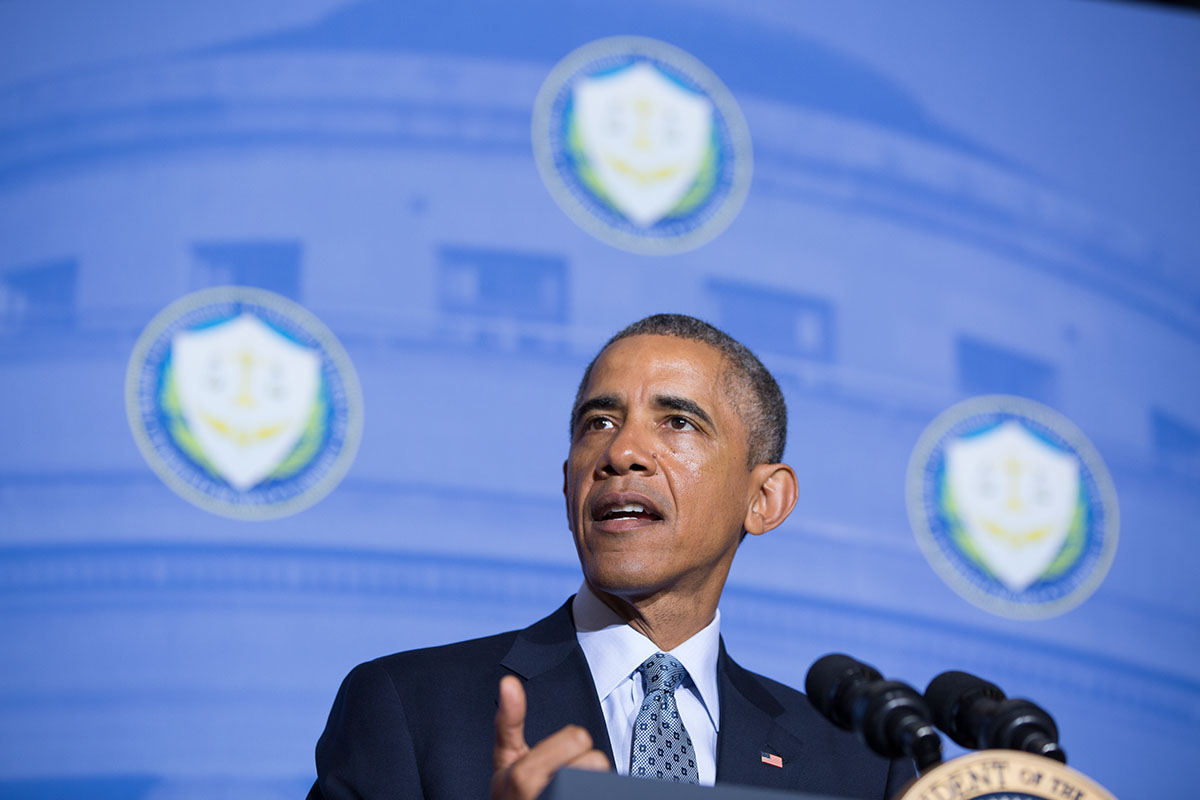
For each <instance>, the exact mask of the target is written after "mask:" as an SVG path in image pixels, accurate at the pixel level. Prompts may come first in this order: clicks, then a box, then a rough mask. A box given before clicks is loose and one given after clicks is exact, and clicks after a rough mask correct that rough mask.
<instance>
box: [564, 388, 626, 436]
mask: <svg viewBox="0 0 1200 800" xmlns="http://www.w3.org/2000/svg"><path fill="white" fill-rule="evenodd" d="M618 408H621V401H620V400H618V399H617V396H616V395H615V394H601V395H597V396H595V397H589V398H588V399H587V400H584V401H583V402H582V403H580V404H579V406H578V407H577V408H576V409H575V413H574V414H572V415H571V430H575V426H577V425H578V424H579V420H581V419H583V416H584V414H587V413H588V412H590V411H612V410H613V409H618Z"/></svg>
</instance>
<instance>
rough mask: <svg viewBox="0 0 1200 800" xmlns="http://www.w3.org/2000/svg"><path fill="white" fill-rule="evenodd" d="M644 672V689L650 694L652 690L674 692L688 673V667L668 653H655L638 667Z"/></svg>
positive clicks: (639, 670)
mask: <svg viewBox="0 0 1200 800" xmlns="http://www.w3.org/2000/svg"><path fill="white" fill-rule="evenodd" d="M638 672H640V673H642V689H643V690H645V692H646V694H647V695H649V694H650V693H652V692H660V691H661V692H669V693H673V692H674V691H675V688H676V687H677V686H679V684H680V682H681V681H682V680H683V676H685V675H687V669H685V668H684V666H683V664H681V663H679V659H677V658H675V656H672V655H669V654H667V653H655V654H654V655H652V656H650V657H649V658H648V659H646V660H645V661H644V662H642V665H641V666H640V667H638Z"/></svg>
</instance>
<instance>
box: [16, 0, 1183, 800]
mask: <svg viewBox="0 0 1200 800" xmlns="http://www.w3.org/2000/svg"><path fill="white" fill-rule="evenodd" d="M618 34H636V35H642V36H650V37H654V38H655V39H659V40H662V41H665V42H669V43H671V44H674V45H676V46H678V47H681V48H683V49H684V50H686V51H688V52H689V53H691V54H692V55H693V56H695V57H696V58H698V59H699V60H701V61H702V62H703V63H704V64H706V65H707V66H708V67H709V68H710V69H711V70H712V71H713V72H714V73H716V75H718V76H719V77H720V78H721V80H722V81H724V83H725V84H726V85H727V86H728V87H729V89H730V91H731V92H732V94H733V96H734V97H735V98H736V101H737V103H738V104H739V105H740V107H741V109H742V112H743V113H744V114H745V117H746V121H747V124H748V127H749V130H750V135H751V137H752V140H753V146H754V177H753V181H752V184H751V187H750V192H749V196H748V198H747V200H746V203H745V206H744V207H743V209H742V211H741V213H740V214H739V215H738V216H737V218H736V219H735V220H734V221H733V222H732V224H731V225H730V226H729V228H728V229H727V230H725V231H724V232H723V233H721V234H720V235H718V236H717V237H716V238H715V239H713V240H712V241H711V242H709V243H708V244H705V245H703V246H701V247H699V248H697V249H695V250H692V251H690V252H686V253H681V254H677V255H670V256H649V255H637V254H634V253H631V252H627V251H624V250H619V249H616V248H614V247H612V246H610V245H608V244H605V243H604V242H602V241H599V240H597V239H596V238H593V237H592V236H590V235H589V234H588V233H586V232H584V231H583V230H582V229H580V228H579V227H578V226H577V225H576V224H575V223H574V222H572V220H571V219H570V218H569V217H568V216H567V215H565V214H564V213H563V212H562V211H561V210H560V209H559V207H558V206H557V205H556V204H555V202H554V200H553V199H552V198H551V195H550V194H549V193H548V192H547V190H546V187H545V186H544V185H543V183H542V181H541V179H540V178H539V174H538V171H537V169H536V167H535V163H534V157H533V154H532V152H531V146H530V116H531V108H532V104H533V100H534V97H535V95H536V94H537V92H538V88H539V86H541V84H542V82H543V80H544V79H545V78H546V76H547V74H548V73H549V72H550V70H551V68H552V67H553V66H554V64H555V63H557V62H558V61H559V60H560V59H562V58H563V57H564V56H566V55H567V53H569V52H570V51H571V50H573V49H574V48H576V47H578V46H580V45H583V44H585V43H587V42H589V41H592V40H595V39H599V38H601V37H605V36H612V35H618ZM1196 75H1200V18H1197V17H1196V16H1195V15H1194V14H1191V13H1187V12H1174V11H1166V10H1158V9H1154V8H1150V7H1141V6H1131V5H1125V4H1120V3H1102V2H1083V1H1082V0H1075V1H1073V2H1067V1H1066V0H1055V1H1051V0H1023V1H1021V2H1013V1H1012V0H1004V1H1003V2H1000V1H999V0H995V1H993V2H973V3H960V2H951V1H950V0H945V1H944V2H932V1H927V2H918V3H905V4H894V3H888V2H859V3H853V4H848V3H843V2H838V0H809V1H806V2H799V1H798V0H794V1H792V0H789V1H788V2H784V1H783V0H778V1H773V2H761V1H760V2H755V3H751V4H748V3H738V2H733V1H732V0H705V2H691V3H682V2H678V3H676V2H655V3H649V2H634V0H614V1H613V2H608V3H604V4H584V3H579V4H571V3H562V2H548V1H547V0H529V1H528V2H509V3H471V2H466V1H465V0H444V2H440V3H436V4H415V3H394V4H393V3H387V2H382V1H381V0H363V1H362V2H344V1H343V0H299V1H297V0H293V1H292V2H286V3H284V2H278V3H256V4H243V3H239V2H206V3H187V4H181V3H172V4H161V3H154V2H146V1H143V0H128V1H127V2H116V3H110V4H105V5H102V6H101V5H97V4H92V3H53V4H47V3H36V2H10V3H6V4H3V5H0V385H2V386H3V392H2V394H0V414H2V417H3V422H2V423H0V426H2V427H0V431H2V437H3V439H2V446H0V676H2V678H3V681H2V684H0V795H3V796H5V797H37V798H42V797H89V798H108V797H111V798H155V799H156V800H159V799H160V798H172V799H175V798H284V797H297V796H300V795H301V794H302V792H303V791H304V790H305V788H306V786H307V784H308V783H309V782H310V781H311V780H312V777H313V774H314V772H313V766H312V748H313V745H314V743H315V741H316V738H317V736H318V734H319V733H320V730H321V728H322V726H323V724H324V720H325V715H326V713H327V711H328V708H329V704H330V702H331V701H332V699H333V694H334V691H335V690H336V687H337V684H338V681H339V680H340V679H341V677H342V676H343V675H344V674H345V672H346V671H347V670H348V669H349V668H350V667H352V666H353V665H354V664H356V663H358V662H359V661H362V660H365V659H368V658H371V657H374V656H377V655H381V654H383V653H387V652H392V651H396V650H400V649H405V648H410V647H414V646H420V645H426V644H434V643H440V642H446V641H451V640H455V639H459V638H464V637H468V636H473V635H481V634H485V633H489V632H494V631H497V630H501V629H506V628H511V627H516V626H522V625H524V624H526V623H528V622H530V621H532V620H534V619H536V618H538V617H540V616H541V615H543V614H544V613H546V612H548V611H550V610H552V609H553V608H554V607H556V606H557V605H558V604H559V603H560V602H561V601H562V599H563V598H564V597H565V596H566V595H568V594H569V593H571V592H572V591H574V589H575V588H576V587H577V586H578V583H579V579H580V578H579V573H578V567H577V564H576V559H575V553H574V548H573V546H572V544H571V542H570V537H569V534H568V532H567V530H566V526H565V518H564V513H563V508H562V497H561V491H560V490H561V484H562V473H561V464H562V461H563V458H564V456H565V454H566V450H567V439H566V416H567V413H568V409H569V406H570V402H571V399H572V396H573V393H574V389H575V385H576V383H577V381H578V379H579V376H580V373H581V370H582V368H583V366H584V365H585V364H586V363H587V360H588V359H589V358H590V357H591V355H592V354H593V353H594V351H595V350H596V349H597V348H598V346H599V345H600V344H601V343H602V342H603V341H604V339H605V338H606V337H607V336H608V335H610V334H611V333H612V332H614V331H615V330H616V329H617V328H619V327H620V326H622V325H623V324H625V323H627V322H630V321H632V320H634V319H636V318H638V317H640V316H643V315H645V314H649V313H654V312H659V311H676V312H684V313H690V314H695V315H697V316H701V317H703V318H706V319H709V320H711V321H713V322H714V323H716V324H718V325H721V326H723V327H726V328H727V329H728V330H729V331H730V332H731V333H733V334H735V335H737V336H739V337H742V338H743V339H744V341H746V342H747V343H748V344H749V345H751V346H752V347H753V348H755V349H756V350H758V351H759V352H760V354H761V355H762V357H763V359H764V361H765V362H766V363H767V365H768V366H769V367H770V368H771V369H772V370H773V371H774V372H775V374H776V375H777V376H778V377H779V379H780V382H781V385H782V386H783V388H784V391H785V394H786V395H787V399H788V402H789V406H790V410H791V415H792V419H791V427H790V440H789V446H788V451H787V460H788V461H789V463H791V464H792V465H794V467H795V469H796V471H797V473H798V475H799V477H800V481H801V498H800V503H799V506H798V508H797V510H796V512H795V513H794V514H793V515H792V517H791V518H790V520H789V521H788V522H787V523H786V524H785V525H784V526H783V527H782V528H781V529H779V530H777V531H775V532H773V533H772V534H770V535H769V536H766V537H763V538H762V539H761V540H754V541H750V542H748V543H747V545H746V546H745V547H744V548H743V552H742V553H741V554H740V555H739V558H738V561H737V563H735V565H734V571H733V574H732V576H731V578H730V583H729V587H728V589H727V592H726V596H725V599H724V602H723V605H722V609H723V614H724V626H723V632H724V634H725V637H726V640H727V642H728V643H729V647H730V649H731V651H732V652H734V653H735V654H736V655H737V657H738V658H739V660H740V661H741V662H742V663H743V664H745V665H746V666H748V667H750V668H752V669H755V670H758V671H761V672H765V673H767V674H770V675H772V676H773V677H777V678H779V679H781V680H784V681H787V682H789V683H791V684H793V685H797V684H802V682H803V676H804V673H805V671H806V670H807V667H808V666H809V664H811V663H812V661H813V660H814V659H815V658H817V657H818V656H820V655H822V654H823V653H825V652H828V651H831V650H842V651H846V652H850V653H853V654H855V655H857V656H859V657H861V658H863V659H865V660H868V661H871V662H872V663H874V664H876V665H878V666H880V667H881V668H882V669H883V671H884V672H885V673H887V674H888V675H889V676H892V677H896V678H899V679H903V680H907V681H909V682H911V683H913V684H916V685H918V686H924V685H925V682H926V681H928V680H929V678H930V677H932V676H933V675H934V674H936V673H938V672H940V671H941V670H943V669H947V668H952V667H953V668H961V669H966V670H969V671H973V672H978V673H981V674H983V675H985V676H987V677H989V678H991V679H993V680H995V681H996V682H997V683H999V684H1000V685H1001V686H1003V687H1004V688H1005V689H1006V690H1007V691H1008V692H1009V694H1010V695H1017V696H1028V697H1031V698H1033V699H1035V700H1037V701H1038V702H1040V703H1041V704H1042V705H1044V706H1045V707H1047V708H1048V709H1050V710H1051V712H1052V713H1054V714H1055V715H1056V717H1057V718H1058V720H1059V723H1060V727H1061V729H1062V741H1063V743H1064V746H1065V747H1066V749H1067V751H1068V753H1069V754H1070V755H1071V757H1072V764H1073V765H1075V766H1077V767H1078V768H1080V769H1082V770H1084V771H1085V772H1088V773H1089V774H1091V775H1093V776H1094V777H1095V778H1096V779H1098V780H1099V781H1101V782H1102V783H1105V784H1107V785H1108V786H1109V787H1110V788H1111V789H1112V790H1113V791H1114V792H1115V793H1116V794H1117V795H1119V796H1125V797H1133V796H1163V797H1181V796H1186V795H1187V794H1188V793H1189V791H1190V789H1189V788H1185V787H1190V786H1191V783H1192V782H1191V780H1190V778H1188V776H1187V775H1188V770H1186V769H1185V768H1184V767H1183V765H1185V764H1188V763H1189V762H1190V760H1191V758H1192V757H1193V756H1194V746H1195V745H1194V742H1195V741H1196V740H1197V738H1200V668H1198V667H1197V656H1200V582H1198V581H1196V580H1195V577H1194V574H1195V568H1196V564H1197V563H1198V556H1200V536H1198V535H1197V534H1198V533H1200V531H1198V529H1197V524H1196V521H1195V520H1196V519H1197V518H1200V492H1198V491H1197V490H1198V489H1200V402H1198V399H1197V398H1198V397H1200V394H1198V389H1200V268H1198V267H1200V226H1197V225H1196V224H1195V220H1196V215H1197V211H1198V210H1200V180H1198V179H1200V156H1198V155H1197V150H1196V147H1195V143H1196V142H1197V141H1200V113H1198V112H1197V104H1196V99H1197V97H1196V81H1195V76H1196ZM226 284H235V285H243V286H252V287H260V288H265V289H267V290H270V291H272V292H275V293H277V294H279V295H282V296H284V297H287V298H291V299H292V300H294V301H296V302H298V303H299V304H301V305H303V306H304V307H306V308H307V309H309V310H310V311H312V312H313V313H314V314H315V315H316V316H317V317H318V318H320V320H321V321H322V322H324V324H325V325H327V326H328V327H329V329H330V330H331V331H332V332H333V333H334V335H336V336H337V338H338V339H339V340H340V342H341V343H342V345H343V346H344V347H345V349H346V351H347V353H348V355H349V358H350V360H351V361H352V362H353V364H354V367H355V369H356V370H357V373H358V377H359V379H360V381H361V386H362V397H363V403H364V407H365V423H364V429H363V439H362V445H361V448H360V449H359V451H358V454H357V457H356V459H355V460H354V462H353V464H352V466H351V467H350V469H349V472H348V474H347V475H346V477H345V479H344V480H343V481H342V482H341V484H340V485H339V486H338V487H337V488H336V489H335V490H334V491H333V492H332V493H331V494H330V495H329V496H328V497H326V498H325V499H323V500H321V501H320V502H319V503H317V504H316V505H314V506H312V507H311V508H309V509H307V510H305V511H302V512H300V513H298V514H295V515H293V516H288V517H284V518H281V519H276V520H271V521H264V522H247V521H238V520H234V519H228V518H224V517H221V516H217V515H214V514H212V513H209V512H207V511H204V510H202V509H200V508H198V507H196V506H193V505H191V504H189V503H188V502H186V501H185V500H184V499H182V498H180V497H179V496H178V495H176V494H175V493H173V492H172V491H171V490H170V489H169V488H168V487H167V486H166V485H164V483H163V482H162V481H161V480H160V479H159V478H158V477H157V476H156V475H155V473H154V472H153V471H152V470H151V469H150V468H149V467H148V466H147V464H146V462H145V460H144V459H143V458H142V456H141V454H140V453H139V451H138V448H137V446H136V445H135V441H134V438H133V435H132V434H131V431H130V427H129V424H128V422H127V420H126V413H125V394H124V388H125V370H126V366H127V362H128V360H129V358H130V353H131V352H132V350H133V348H134V345H135V341H136V340H137V338H138V336H139V335H140V333H141V332H142V331H143V329H144V328H145V327H146V325H147V324H148V323H149V321H150V320H151V318H153V317H154V316H155V314H157V313H158V312H159V311H161V310H162V309H163V308H164V307H166V306H167V305H168V304H170V303H171V302H172V301H174V300H176V299H177V298H179V297H181V296H184V295H186V294H188V293H189V292H192V291H194V290H198V289H202V288H206V287H210V286H219V285H226ZM993 392H1003V393H1008V394H1015V395H1020V396H1023V397H1026V398H1030V399H1032V400H1035V401H1038V402H1041V403H1044V404H1046V405H1049V406H1051V407H1053V408H1055V409H1057V410H1058V411H1059V412H1061V413H1062V414H1064V415H1066V416H1067V417H1068V418H1070V419H1071V420H1072V421H1073V422H1074V423H1075V424H1076V425H1078V426H1079V428H1080V429H1082V431H1083V432H1084V433H1085V434H1086V435H1087V436H1088V437H1089V438H1090V440H1091V441H1092V442H1093V443H1094V444H1095V446H1096V448H1097V450H1098V451H1099V453H1100V455H1101V456H1102V457H1103V459H1104V460H1105V462H1106V463H1107V465H1108V468H1109V470H1110V471H1111V473H1112V476H1113V480H1114V483H1115V485H1116V490H1117V493H1118V496H1119V499H1120V504H1121V540H1120V546H1119V548H1118V550H1117V555H1116V560H1115V562H1114V564H1113V567H1112V569H1111V572H1110V573H1109V574H1108V577H1107V579H1106V580H1105V582H1104V583H1103V584H1102V585H1101V586H1100V588H1099V589H1098V590H1097V591H1096V593H1095V594H1094V595H1093V596H1092V597H1091V598H1090V599H1088V600H1087V601H1086V602H1084V603H1083V604H1082V605H1081V606H1079V607H1078V608H1076V609H1075V610H1072V611H1070V612H1067V613H1066V614H1063V615H1061V616H1057V617H1053V618H1050V619H1047V620H1042V621H1017V620H1012V619H1007V618H1003V617H999V616H995V615H992V614H989V613H987V612H985V611H983V610H980V609H979V608H976V607H975V606H973V605H971V604H969V603H967V602H966V601H965V600H963V599H961V598H960V597H959V596H958V595H957V594H956V593H954V591H952V590H951V589H950V588H949V587H947V586H946V585H945V584H944V583H943V582H942V580H941V579H940V578H939V577H938V575H937V573H935V572H934V571H933V569H932V568H931V567H930V566H929V564H928V563H927V562H926V560H925V558H924V557H923V556H922V554H921V552H920V550H919V548H918V546H917V543H916V540H915V539H914V535H913V532H912V531H911V529H910V526H909V522H908V518H907V514H906V510H905V470H906V465H907V461H908V458H909V455H910V453H911V452H912V450H913V447H914V446H915V444H916V442H917V439H918V437H919V435H920V433H921V431H922V430H923V429H924V428H925V427H926V426H927V425H928V424H929V422H930V421H931V420H932V419H933V418H934V417H936V416H937V414H939V413H940V412H941V411H943V410H944V409H946V408H947V407H949V406H951V405H952V404H954V403H955V402H957V401H959V400H962V399H964V398H968V397H972V396H975V395H980V394H987V393H993Z"/></svg>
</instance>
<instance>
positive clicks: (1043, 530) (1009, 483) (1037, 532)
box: [946, 420, 1080, 592]
mask: <svg viewBox="0 0 1200 800" xmlns="http://www.w3.org/2000/svg"><path fill="white" fill-rule="evenodd" d="M946 475H947V480H948V481H949V488H950V491H951V494H952V496H953V498H954V500H955V503H956V505H957V508H958V513H959V516H960V518H961V520H962V523H963V526H964V528H965V529H966V532H967V535H968V536H969V537H970V539H971V542H972V543H973V544H974V545H975V547H976V548H977V549H978V551H979V553H980V555H981V556H982V557H983V559H984V560H985V562H986V563H987V566H988V568H989V569H990V570H991V571H992V572H993V573H994V574H995V575H996V577H997V578H999V579H1000V581H1001V582H1002V583H1003V584H1004V585H1005V586H1007V587H1008V588H1009V589H1010V590H1012V591H1014V592H1020V591H1023V590H1024V589H1025V588H1026V587H1028V586H1029V585H1030V584H1032V583H1033V582H1034V581H1035V580H1037V578H1038V576H1039V575H1041V574H1042V573H1043V572H1045V570H1046V568H1047V567H1049V566H1050V564H1051V562H1053V561H1054V557H1055V556H1056V555H1057V554H1058V553H1059V551H1060V550H1061V549H1062V546H1063V544H1064V542H1065V541H1066V538H1067V534H1068V533H1069V532H1070V530H1071V524H1072V521H1073V520H1074V517H1075V513H1076V507H1077V505H1078V502H1079V482H1080V476H1079V461H1078V459H1077V458H1076V457H1075V456H1073V455H1071V454H1070V453H1065V452H1062V451H1061V450H1058V449H1056V448H1054V447H1052V446H1051V445H1049V444H1048V443H1046V442H1044V441H1042V440H1041V439H1039V438H1038V437H1036V436H1034V435H1033V434H1032V433H1030V432H1029V431H1028V430H1027V429H1026V428H1025V427H1024V426H1023V425H1021V424H1020V423H1019V422H1016V421H1012V420H1010V421H1008V422H1005V423H1003V424H1001V425H998V426H997V427H996V428H994V429H993V430H990V431H988V432H987V433H984V434H981V435H979V436H975V437H969V438H965V439H959V440H957V441H955V442H952V443H950V444H949V445H947V447H946Z"/></svg>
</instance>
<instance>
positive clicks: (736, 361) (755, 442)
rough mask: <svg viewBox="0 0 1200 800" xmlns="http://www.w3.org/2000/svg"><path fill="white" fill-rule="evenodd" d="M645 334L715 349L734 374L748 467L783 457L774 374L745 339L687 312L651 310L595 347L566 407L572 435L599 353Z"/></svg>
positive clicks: (783, 416) (782, 408) (783, 430)
mask: <svg viewBox="0 0 1200 800" xmlns="http://www.w3.org/2000/svg"><path fill="white" fill-rule="evenodd" d="M644 335H646V336H675V337H677V338H680V339H688V340H691V341H693V342H703V343H704V344H707V345H710V346H712V347H715V348H716V349H717V350H720V351H721V354H722V355H723V356H724V357H725V360H726V361H727V362H728V364H729V367H730V368H731V369H729V370H727V371H726V374H727V375H732V377H733V385H732V386H729V387H727V389H728V390H732V391H733V393H734V400H735V402H734V406H735V407H736V408H737V409H738V414H739V415H740V416H741V418H742V421H743V422H744V423H745V424H746V431H747V433H748V436H749V439H750V441H749V445H750V447H749V458H750V467H754V466H756V465H758V464H778V463H780V462H782V461H783V448H784V446H785V445H786V444H787V403H786V402H784V399H783V392H781V391H780V390H779V384H778V383H776V382H775V377H774V376H773V375H771V373H770V371H769V370H768V369H767V368H766V367H764V366H763V363H762V362H761V361H759V360H758V356H756V355H754V353H752V352H751V351H750V348H748V347H746V345H744V344H742V343H741V342H739V341H738V340H737V339H734V338H733V337H732V336H730V335H729V334H727V333H725V331H723V330H721V329H720V328H717V327H715V326H713V325H709V324H708V323H707V322H704V321H703V320H699V319H696V318H695V317H689V316H687V315H686V314H654V315H652V316H649V317H646V318H644V319H640V320H638V321H637V322H635V323H633V324H632V325H628V326H626V327H625V328H622V329H621V330H620V331H618V332H617V334H616V335H615V336H613V337H612V338H611V339H609V340H608V341H607V342H605V343H604V347H601V348H600V351H599V352H598V353H596V355H595V357H594V358H592V361H591V363H589V364H588V365H587V369H585V370H584V371H583V379H582V380H580V381H579V389H578V390H577V391H576V392H575V405H574V406H573V407H572V410H571V433H572V435H574V431H575V422H576V417H577V415H578V411H579V404H580V403H581V402H582V401H583V392H584V389H586V388H587V383H588V379H589V378H591V376H592V368H593V367H595V366H596V361H597V360H598V359H599V358H600V356H601V354H603V353H604V351H605V350H607V349H608V347H609V345H611V344H613V343H614V342H619V341H621V340H622V339H628V338H629V337H630V336H644Z"/></svg>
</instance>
